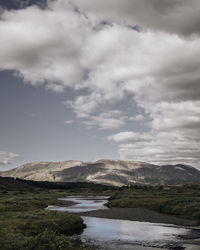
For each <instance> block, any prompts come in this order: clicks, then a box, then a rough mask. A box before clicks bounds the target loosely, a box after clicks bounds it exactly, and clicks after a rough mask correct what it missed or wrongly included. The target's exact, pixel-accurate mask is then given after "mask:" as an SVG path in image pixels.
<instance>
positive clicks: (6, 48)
mask: <svg viewBox="0 0 200 250" xmlns="http://www.w3.org/2000/svg"><path fill="white" fill-rule="evenodd" d="M75 2H77V3H78V4H79V5H80V6H81V7H82V8H83V9H84V10H85V12H81V11H80V9H77V8H75V7H74V6H73V4H72V2H71V3H70V1H64V0H57V1H53V2H49V5H48V8H46V9H44V10H42V9H39V8H37V7H29V8H27V9H23V10H18V11H5V12H4V13H3V14H2V15H1V21H0V43H1V47H0V69H2V70H5V69H12V70H15V71H16V72H17V74H19V75H20V76H21V77H23V78H24V80H25V81H27V82H29V83H31V84H32V85H38V84H44V85H45V86H46V88H47V89H51V90H52V91H54V92H63V91H65V88H67V87H71V88H73V89H74V90H80V89H84V91H83V92H84V95H80V91H79V92H78V93H79V95H78V96H76V97H75V99H74V100H70V101H69V100H68V101H67V102H66V105H67V106H68V107H70V108H71V109H72V110H73V112H75V114H76V115H77V118H78V119H80V121H82V123H83V124H85V125H86V127H87V128H98V129H116V128H122V127H123V126H124V125H125V124H126V123H127V122H128V121H129V122H130V121H133V123H136V122H137V123H139V121H140V122H141V121H145V123H147V125H148V127H149V131H148V132H146V134H145V133H144V131H143V132H141V133H139V134H138V133H136V132H135V130H134V127H133V131H128V132H121V133H120V134H117V135H113V136H111V137H109V139H110V140H113V141H115V142H118V143H123V144H122V145H119V152H120V155H121V157H122V158H128V159H130V158H131V159H133V160H134V159H137V160H148V161H151V162H152V161H155V162H167V161H171V162H177V161H183V162H192V163H194V162H195V164H196V165H198V164H199V159H200V147H199V142H200V133H199V132H200V131H199V127H200V126H199V125H200V118H199V117H200V113H199V110H200V109H199V108H200V84H199V82H200V68H199V65H200V59H199V58H200V37H199V35H198V33H199V20H200V18H199V9H200V3H199V1H197V0H191V2H189V1H186V0H183V1H180V0H176V1H173V3H171V2H170V1H165V0H164V1H162V3H161V1H160V0H159V1H158V0H148V1H145V0H140V1H139V0H137V1H136V0H135V1H132V0H125V1H121V0H115V1H114V0H107V1H96V0H91V1H90V0H85V1H81V2H80V1H79V0H76V1H73V3H75ZM88 10H89V11H88ZM147 10H148V11H147ZM197 14H198V15H197ZM108 16H109V17H110V18H108ZM183 16H184V20H183ZM102 18H104V22H103V21H102V20H103V19H102ZM123 18H126V19H127V22H128V23H130V24H131V25H133V26H134V25H140V26H143V29H142V30H141V31H140V32H137V31H136V30H134V29H132V28H131V27H130V25H124V22H123ZM108 19H109V20H108ZM111 20H114V21H115V22H112V21H111ZM193 33H196V35H195V36H190V35H191V34H193ZM13 41H14V42H13ZM85 93H87V94H85ZM127 96H129V97H130V96H131V97H132V99H134V102H135V103H136V104H137V108H138V109H142V111H143V113H142V114H140V112H138V113H135V112H133V114H131V115H130V117H127V111H126V107H122V108H121V109H120V108H119V109H120V111H119V110H115V109H116V108H113V106H115V105H116V104H117V103H119V101H123V100H126V98H127ZM127 105H128V103H127ZM117 109H118V108H117ZM113 110H114V112H113ZM116 111H118V113H117V112H116ZM129 130H130V129H129ZM122 131H123V130H122Z"/></svg>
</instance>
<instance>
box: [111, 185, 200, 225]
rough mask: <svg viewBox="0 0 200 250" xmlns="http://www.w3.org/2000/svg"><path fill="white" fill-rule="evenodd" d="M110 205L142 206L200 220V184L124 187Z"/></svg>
mask: <svg viewBox="0 0 200 250" xmlns="http://www.w3.org/2000/svg"><path fill="white" fill-rule="evenodd" d="M107 206H108V207H121V208H122V207H127V208H128V207H129V208H132V207H141V208H147V209H150V210H154V211H156V212H159V213H163V214H169V215H175V216H179V217H183V218H186V219H195V220H198V221H199V222H200V185H198V184H196V185H195V184H193V185H192V184H191V185H189V184H188V185H180V186H178V185H177V186H154V187H153V186H151V187H149V186H146V187H145V186H143V187H142V186H133V187H122V188H120V190H119V191H117V192H115V194H114V195H113V196H111V198H110V199H109V202H108V203H107Z"/></svg>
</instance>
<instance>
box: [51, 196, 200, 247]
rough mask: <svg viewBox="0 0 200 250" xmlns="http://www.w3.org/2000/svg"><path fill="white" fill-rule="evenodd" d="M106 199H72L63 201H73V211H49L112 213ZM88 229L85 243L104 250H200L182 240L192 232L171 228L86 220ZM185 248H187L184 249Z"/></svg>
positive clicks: (150, 224) (138, 223)
mask: <svg viewBox="0 0 200 250" xmlns="http://www.w3.org/2000/svg"><path fill="white" fill-rule="evenodd" d="M107 199H108V197H106V196H99V197H94V196H88V197H83V196H82V197H81V196H76V197H75V196H68V197H66V198H61V199H59V200H62V201H72V202H74V205H72V206H69V207H60V206H49V207H48V208H47V209H48V210H56V211H62V212H65V211H67V212H71V213H84V212H88V211H95V210H99V209H101V210H104V209H108V208H107V207H105V206H104V204H105V203H106V202H107ZM82 218H83V220H84V223H85V224H86V225H87V228H86V229H85V230H84V232H83V233H82V235H81V238H82V240H84V241H90V242H91V243H93V244H97V245H98V246H100V249H135V250H143V249H144V250H145V249H148V250H150V249H188V250H198V249H200V246H199V245H198V246H197V245H194V244H191V242H189V243H188V242H185V243H184V242H183V240H180V238H179V236H180V235H181V236H184V235H187V234H189V232H190V229H189V228H186V227H181V226H175V225H170V224H161V223H150V222H139V221H129V220H116V219H115V220H113V219H104V218H97V217H88V216H82ZM182 246H184V248H181V247H182Z"/></svg>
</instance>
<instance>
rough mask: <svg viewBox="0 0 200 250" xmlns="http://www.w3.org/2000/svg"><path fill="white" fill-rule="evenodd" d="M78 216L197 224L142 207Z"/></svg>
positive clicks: (86, 213)
mask: <svg viewBox="0 0 200 250" xmlns="http://www.w3.org/2000/svg"><path fill="white" fill-rule="evenodd" d="M78 215H80V216H90V217H99V218H107V219H119V220H130V221H141V222H152V223H165V224H174V225H179V226H198V225H199V222H198V221H196V220H188V219H183V218H178V217H175V216H169V215H164V214H160V213H157V212H154V211H151V210H148V209H143V208H110V209H106V210H97V211H91V212H85V213H79V214H78Z"/></svg>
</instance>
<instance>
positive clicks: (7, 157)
mask: <svg viewBox="0 0 200 250" xmlns="http://www.w3.org/2000/svg"><path fill="white" fill-rule="evenodd" d="M19 158H20V157H19V155H17V154H13V153H8V152H0V167H1V166H4V165H8V164H10V163H12V162H15V161H17V160H19Z"/></svg>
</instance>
